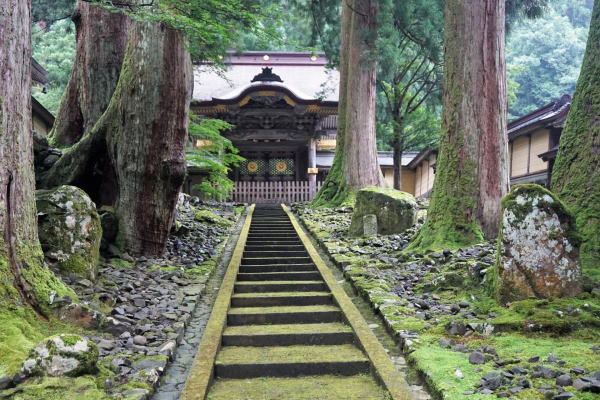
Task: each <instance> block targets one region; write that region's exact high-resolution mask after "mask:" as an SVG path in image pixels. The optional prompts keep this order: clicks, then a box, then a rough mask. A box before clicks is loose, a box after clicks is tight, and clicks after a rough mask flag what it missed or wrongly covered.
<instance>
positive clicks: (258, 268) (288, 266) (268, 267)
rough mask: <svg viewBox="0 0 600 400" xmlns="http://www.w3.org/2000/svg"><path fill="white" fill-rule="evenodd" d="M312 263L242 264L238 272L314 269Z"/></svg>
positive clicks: (315, 268)
mask: <svg viewBox="0 0 600 400" xmlns="http://www.w3.org/2000/svg"><path fill="white" fill-rule="evenodd" d="M316 270H317V267H315V265H314V264H273V265H250V266H248V265H242V266H240V273H258V272H291V271H298V272H300V271H316Z"/></svg>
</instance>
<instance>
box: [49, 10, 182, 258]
mask: <svg viewBox="0 0 600 400" xmlns="http://www.w3.org/2000/svg"><path fill="white" fill-rule="evenodd" d="M128 36H129V39H128V42H127V48H126V50H125V57H124V60H123V67H122V69H121V74H120V77H119V81H118V84H117V87H116V89H115V91H114V94H113V96H112V98H111V100H110V103H109V107H108V109H107V110H106V111H105V112H104V114H103V115H102V116H101V117H100V118H99V120H98V121H97V123H96V124H95V125H94V128H93V129H92V130H90V131H88V132H86V133H85V135H84V136H83V138H82V139H81V140H80V141H79V142H77V144H75V145H74V146H73V147H72V148H71V149H69V150H68V151H67V152H66V153H65V155H63V157H61V159H60V160H59V161H58V162H57V163H56V164H55V165H54V166H53V167H52V169H50V171H49V172H48V173H47V175H46V177H45V178H44V179H43V183H44V185H45V186H54V185H57V184H65V183H69V184H73V185H76V186H80V187H82V188H83V189H84V190H86V191H87V192H88V193H89V194H90V195H91V196H92V199H93V200H94V201H96V204H98V205H109V206H113V207H114V209H115V213H116V214H117V217H118V219H119V235H118V240H117V241H118V244H119V246H120V247H121V248H122V249H124V250H126V251H127V252H129V253H131V254H134V255H139V254H160V253H162V252H163V251H164V248H165V243H166V239H167V236H168V233H169V230H170V228H171V225H172V222H173V214H174V210H175V204H176V202H177V197H178V194H179V191H180V189H181V186H182V184H183V181H184V178H185V171H186V164H185V152H184V146H185V140H186V136H187V123H188V111H189V102H190V99H191V87H192V86H191V84H192V70H191V60H190V57H189V53H188V52H187V51H186V48H185V43H184V40H183V36H182V34H181V33H179V32H177V31H175V30H173V29H171V28H167V27H165V26H164V25H161V24H158V23H150V22H135V23H132V25H131V27H130V30H129V35H128Z"/></svg>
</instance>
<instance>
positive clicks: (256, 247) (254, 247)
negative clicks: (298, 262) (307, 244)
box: [244, 242, 306, 251]
mask: <svg viewBox="0 0 600 400" xmlns="http://www.w3.org/2000/svg"><path fill="white" fill-rule="evenodd" d="M244 250H246V251H283V250H292V251H300V250H302V251H306V250H305V249H304V246H303V245H302V244H300V242H298V244H272V245H268V244H247V245H246V247H245V248H244Z"/></svg>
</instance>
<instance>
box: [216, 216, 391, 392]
mask: <svg viewBox="0 0 600 400" xmlns="http://www.w3.org/2000/svg"><path fill="white" fill-rule="evenodd" d="M343 321H344V318H343V315H342V310H341V309H340V308H339V307H338V306H337V305H336V304H334V301H333V298H332V295H331V293H330V291H329V289H328V286H327V285H326V283H325V282H324V281H323V278H322V276H321V274H320V272H319V271H318V269H317V268H316V267H315V265H314V264H313V262H312V260H311V258H310V256H309V254H308V253H307V251H306V249H305V247H304V245H303V244H302V242H301V240H300V238H299V237H298V234H297V233H296V231H295V229H294V227H293V225H292V223H291V221H290V219H289V218H288V216H287V215H286V214H285V212H284V211H283V210H282V209H281V208H280V207H268V206H264V207H260V206H259V207H257V208H256V209H255V211H254V215H253V217H252V223H251V225H250V230H249V234H248V238H247V241H246V246H245V248H244V253H243V258H242V262H241V265H240V268H239V273H238V275H237V280H236V282H235V286H234V293H233V295H232V297H231V307H230V308H229V311H228V313H227V326H226V327H225V329H224V331H223V334H222V337H221V348H220V350H219V352H218V353H217V356H216V360H215V365H214V377H215V380H214V382H213V385H212V386H211V388H210V390H209V392H208V395H207V399H211V400H232V399H236V400H237V399H240V400H242V399H244V400H246V399H247V400H267V399H286V400H295V399H306V400H308V399H312V400H317V399H318V400H328V399H331V400H341V399H357V400H358V399H360V400H366V399H373V400H379V399H386V398H388V394H387V391H386V390H385V389H383V388H382V387H381V386H380V385H379V384H378V383H377V382H376V381H375V378H374V377H373V376H372V374H371V364H370V361H369V359H368V358H367V357H366V356H365V354H364V353H363V351H362V350H361V349H360V348H359V347H358V346H357V345H356V336H355V334H354V332H353V331H352V329H351V328H350V326H348V325H347V324H345V323H344V322H343Z"/></svg>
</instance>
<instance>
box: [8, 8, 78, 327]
mask: <svg viewBox="0 0 600 400" xmlns="http://www.w3.org/2000/svg"><path fill="white" fill-rule="evenodd" d="M30 68H31V10H30V2H28V1H22V0H0V227H1V229H2V237H1V238H0V299H2V301H8V302H12V303H14V304H19V303H20V304H24V305H29V306H31V307H32V308H33V309H34V310H36V311H37V312H38V313H39V314H42V315H48V314H49V312H48V299H49V296H50V292H51V291H55V292H56V294H57V295H59V296H62V295H65V294H69V295H71V296H72V297H74V294H73V293H72V292H71V291H70V290H69V289H67V288H66V287H65V286H64V285H63V284H62V282H61V281H60V280H58V279H57V278H56V277H55V276H54V274H53V273H52V272H51V271H50V270H49V269H48V268H46V266H45V264H44V255H43V253H42V250H41V247H40V243H39V239H38V235H37V215H36V208H35V178H34V170H33V138H32V133H31V129H32V128H31V69H30Z"/></svg>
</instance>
